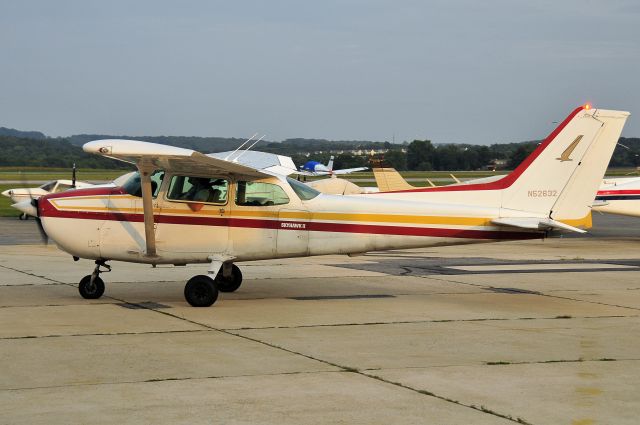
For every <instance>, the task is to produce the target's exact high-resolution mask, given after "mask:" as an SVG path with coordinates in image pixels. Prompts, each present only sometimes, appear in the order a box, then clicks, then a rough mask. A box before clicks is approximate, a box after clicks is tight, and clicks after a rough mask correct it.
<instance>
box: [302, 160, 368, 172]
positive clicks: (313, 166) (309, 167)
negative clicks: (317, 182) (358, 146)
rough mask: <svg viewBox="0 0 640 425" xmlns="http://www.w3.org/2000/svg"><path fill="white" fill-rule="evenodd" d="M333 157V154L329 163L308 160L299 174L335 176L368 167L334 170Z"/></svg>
mask: <svg viewBox="0 0 640 425" xmlns="http://www.w3.org/2000/svg"><path fill="white" fill-rule="evenodd" d="M333 159H334V157H333V156H331V158H330V159H329V162H328V163H327V165H324V164H322V163H320V162H318V161H307V162H305V163H304V165H302V166H300V170H299V171H298V172H297V174H301V175H304V176H331V177H335V176H337V175H343V174H351V173H355V172H356V171H364V170H366V169H367V167H356V168H343V169H342V170H334V169H333Z"/></svg>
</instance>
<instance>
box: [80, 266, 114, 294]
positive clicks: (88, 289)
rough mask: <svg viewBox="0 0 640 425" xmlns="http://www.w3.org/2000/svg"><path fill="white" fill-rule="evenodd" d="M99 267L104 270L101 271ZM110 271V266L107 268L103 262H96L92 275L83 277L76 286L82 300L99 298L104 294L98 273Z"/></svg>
mask: <svg viewBox="0 0 640 425" xmlns="http://www.w3.org/2000/svg"><path fill="white" fill-rule="evenodd" d="M100 267H104V268H105V270H101V269H100ZM110 271H111V266H108V265H107V264H106V263H105V261H104V260H97V261H96V268H95V269H93V273H91V274H89V275H86V276H85V277H83V278H82V279H81V280H80V284H79V285H78V291H80V295H82V298H86V299H89V300H95V299H98V298H100V297H101V296H102V294H104V281H103V280H102V279H101V278H100V273H106V272H110Z"/></svg>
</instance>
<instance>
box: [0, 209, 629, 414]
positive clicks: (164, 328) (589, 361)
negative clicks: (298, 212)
mask: <svg viewBox="0 0 640 425" xmlns="http://www.w3.org/2000/svg"><path fill="white" fill-rule="evenodd" d="M601 217H604V216H601ZM601 217H594V218H595V220H596V227H595V228H594V232H593V234H592V235H591V236H588V237H576V238H573V237H572V238H562V239H548V240H545V241H525V242H507V243H496V244H486V245H467V246H458V247H445V248H430V249H418V250H408V251H392V252H384V253H372V254H368V255H364V256H359V257H351V258H350V257H346V256H325V257H314V258H302V259H289V260H273V261H260V262H254V263H246V264H240V267H241V268H242V271H243V274H244V276H245V280H244V283H243V285H242V287H241V288H240V290H238V292H236V293H233V294H223V295H221V297H220V299H219V300H218V302H217V303H216V304H215V306H213V307H211V308H204V309H197V308H192V307H189V306H188V305H187V304H186V302H185V301H184V299H183V295H182V291H183V287H184V283H185V281H186V280H187V279H188V278H189V277H191V276H193V275H195V274H201V273H205V272H206V268H207V267H206V266H187V267H158V268H155V269H153V268H150V267H147V266H142V265H133V264H125V263H117V262H114V263H112V266H113V269H114V270H113V272H111V273H108V274H104V275H103V278H104V280H105V282H106V284H107V289H106V292H105V295H104V296H103V297H102V298H101V299H99V300H93V301H89V300H84V299H82V298H81V297H80V296H79V294H78V292H77V282H78V281H79V280H80V278H81V277H82V276H84V275H85V274H88V273H90V271H91V269H92V268H93V264H92V263H91V262H89V261H84V260H81V261H79V262H73V261H72V259H71V257H70V256H69V255H68V254H65V253H63V252H61V251H59V250H57V248H55V246H48V247H44V246H40V245H34V243H35V242H36V241H37V240H38V234H37V231H36V230H35V223H34V222H33V221H28V222H20V221H18V220H17V219H15V220H14V219H1V220H0V244H1V246H0V423H2V424H45V423H46V424H58V423H59V424H84V423H105V424H111V423H144V424H147V423H154V424H155V423H167V424H173V423H185V424H186V423H190V424H193V423H195V424H199V423H203V424H209V423H224V424H247V423H252V424H253V423H260V424H301V423H305V424H306V423H318V424H326V423H330V424H351V423H361V424H390V423H393V424H509V423H529V424H569V425H588V424H637V423H638V417H640V396H638V389H639V388H640V368H638V366H639V365H640V363H639V362H640V326H639V325H640V279H639V278H640V249H639V247H640V232H639V231H638V229H639V228H640V226H639V225H638V223H640V222H639V221H636V220H637V219H631V218H613V217H611V218H601ZM24 242H28V243H27V244H25V243H24Z"/></svg>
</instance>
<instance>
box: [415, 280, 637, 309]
mask: <svg viewBox="0 0 640 425" xmlns="http://www.w3.org/2000/svg"><path fill="white" fill-rule="evenodd" d="M419 277H424V278H425V279H434V280H439V281H442V282H450V283H460V284H463V285H470V286H475V287H478V288H483V289H487V290H491V289H493V288H498V289H499V287H494V286H489V285H481V284H478V283H469V282H460V281H458V280H451V279H444V278H435V277H431V276H419ZM514 295H519V296H521V295H533V296H538V297H549V298H558V299H562V300H569V301H576V302H583V303H588V304H599V305H604V306H607V307H618V308H626V309H629V310H640V308H638V307H629V306H624V305H618V304H609V303H603V302H600V301H589V300H581V299H578V298H571V297H562V296H559V295H550V294H548V293H547V294H545V293H544V292H539V293H537V294H514Z"/></svg>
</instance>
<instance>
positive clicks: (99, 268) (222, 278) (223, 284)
mask: <svg viewBox="0 0 640 425" xmlns="http://www.w3.org/2000/svg"><path fill="white" fill-rule="evenodd" d="M219 264H220V263H218V265H217V267H216V265H214V264H212V268H211V270H210V271H209V273H210V274H213V273H215V272H216V271H217V273H216V275H215V276H216V277H215V279H213V278H211V276H210V275H198V276H194V277H192V278H191V279H189V281H188V282H187V284H186V285H185V287H184V298H185V299H186V300H187V302H188V303H189V304H191V305H192V306H193V307H209V306H210V305H213V303H215V302H216V300H217V299H218V293H219V292H234V291H236V290H237V289H238V288H240V285H241V284H242V272H241V271H240V269H239V268H238V266H236V265H235V264H231V263H224V264H222V266H219ZM110 271H111V266H109V265H107V264H106V261H105V260H97V261H96V267H95V268H94V269H93V273H91V274H90V275H87V276H85V277H83V278H82V280H80V284H79V285H78V291H79V292H80V295H82V297H83V298H86V299H91V300H95V299H98V298H100V297H101V296H102V294H104V281H103V280H102V279H101V278H100V273H106V272H110Z"/></svg>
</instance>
